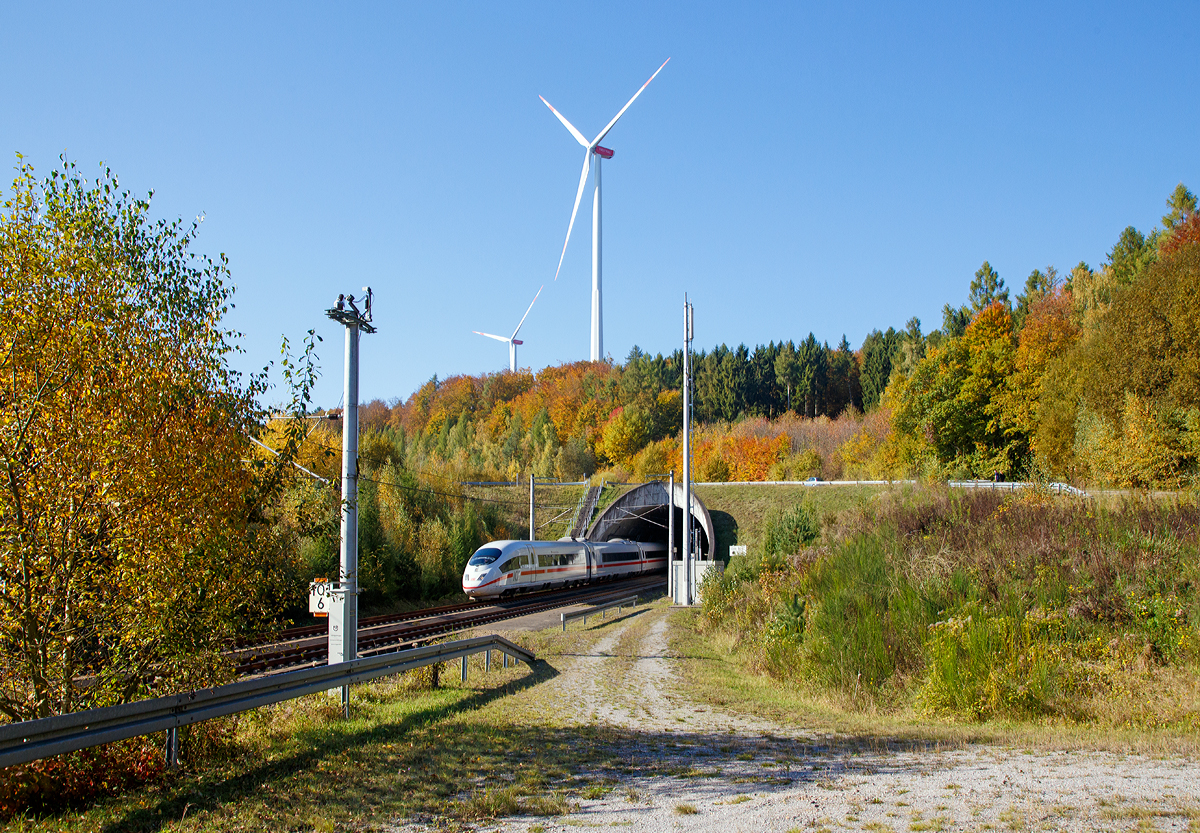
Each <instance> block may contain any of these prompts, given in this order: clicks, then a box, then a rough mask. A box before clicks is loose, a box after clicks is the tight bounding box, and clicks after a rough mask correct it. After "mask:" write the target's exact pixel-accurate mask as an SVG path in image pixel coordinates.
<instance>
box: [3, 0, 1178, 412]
mask: <svg viewBox="0 0 1200 833" xmlns="http://www.w3.org/2000/svg"><path fill="white" fill-rule="evenodd" d="M995 5H996V4H991V5H989V6H988V7H986V8H985V7H983V6H982V4H980V5H979V6H974V4H962V3H946V4H923V5H921V6H919V7H914V4H891V3H858V4H851V3H837V4H832V3H831V4H815V3H787V4H759V5H756V6H747V5H745V4H730V3H692V4H686V5H685V4H669V5H668V4H645V3H623V2H608V3H603V4H596V3H587V4H583V3H578V4H564V3H545V4H533V3H527V4H497V3H478V4H473V3H444V4H430V3H424V4H415V3H414V4H400V3H388V4H365V3H364V4H357V5H354V6H350V4H341V5H339V6H335V5H333V4H329V5H306V4H294V3H291V4H282V3H280V4H266V3H256V4H246V3H237V4H234V3H229V4H220V3H214V4H190V5H187V6H184V5H180V4H161V3H156V4H145V5H132V4H117V5H110V4H105V5H104V7H103V8H100V7H99V6H100V4H95V5H94V6H93V5H92V4H88V5H83V4H80V5H62V4H53V3H43V4H30V3H26V4H17V3H4V4H3V5H0V32H2V33H3V40H2V42H3V44H4V53H5V59H4V65H5V95H4V98H5V102H4V106H3V107H2V108H0V150H3V151H4V152H6V153H8V154H10V157H9V158H10V159H11V160H13V162H14V163H15V157H14V156H12V155H11V154H13V153H14V152H16V151H20V152H22V153H24V154H25V155H26V157H27V159H28V160H29V161H31V162H32V163H33V164H34V165H35V166H36V167H37V168H38V169H39V170H41V171H43V172H45V171H48V170H49V168H50V167H51V166H52V165H53V164H54V163H55V162H56V160H57V157H58V155H59V154H60V153H65V154H66V156H67V157H68V158H70V159H73V160H76V161H77V162H78V163H80V165H81V167H82V168H83V170H84V171H85V172H92V171H94V170H95V166H97V165H98V163H100V162H101V161H103V162H106V163H107V164H108V165H109V166H110V167H112V168H113V169H114V170H115V171H116V172H118V174H119V175H120V177H121V180H122V183H123V184H124V185H126V186H128V187H130V188H132V189H133V190H135V191H138V192H144V191H146V190H147V189H150V188H153V189H155V198H154V206H155V211H156V213H158V214H160V215H162V216H168V217H175V216H182V217H188V218H190V217H192V216H194V215H196V214H199V213H203V214H204V215H205V217H206V219H205V222H204V225H203V227H202V231H201V234H200V238H199V249H200V250H202V251H205V252H209V253H214V254H215V253H216V252H225V253H226V254H227V255H228V256H229V258H230V261H231V265H232V270H233V278H234V282H235V283H236V285H237V287H238V292H237V296H236V302H237V309H236V310H235V311H234V312H233V313H232V315H231V316H230V319H229V323H230V324H231V325H232V326H233V327H235V328H237V329H239V330H241V331H243V332H244V333H245V338H244V340H243V347H244V349H245V354H244V355H243V356H241V357H239V358H238V359H237V360H236V361H237V363H238V366H239V367H240V368H242V369H245V370H252V369H255V368H259V367H262V366H263V365H264V364H266V363H267V362H270V361H272V360H274V359H276V358H277V355H278V346H279V340H280V337H281V336H282V335H284V334H286V335H288V336H289V337H290V338H292V339H293V341H297V340H299V339H300V338H301V337H302V336H303V334H304V333H305V331H306V330H308V329H309V328H311V327H315V328H316V330H317V332H318V333H320V334H321V335H323V336H324V338H325V341H324V344H323V345H322V346H321V349H320V355H321V358H322V367H323V371H324V377H323V379H322V381H321V383H320V386H319V388H318V391H317V398H318V401H319V403H320V404H323V405H326V406H334V405H336V404H338V401H339V399H340V396H341V363H342V337H341V333H340V332H339V328H338V327H337V326H336V325H334V324H333V323H332V322H330V321H328V320H327V319H326V318H325V316H324V314H323V310H324V309H325V308H327V307H328V306H330V305H331V303H332V302H333V300H334V299H335V298H336V296H337V294H338V293H339V292H342V291H348V292H353V291H356V290H358V288H359V287H361V286H362V285H364V284H368V283H369V284H371V285H372V286H373V287H374V288H375V291H376V323H377V325H378V327H379V332H378V333H377V334H375V335H371V336H367V337H365V338H364V343H363V365H362V383H361V385H362V396H363V399H364V400H367V399H372V398H383V399H391V398H394V397H400V398H406V397H407V396H408V395H409V394H411V393H412V391H413V390H414V389H415V388H416V387H417V386H419V385H420V384H421V383H422V382H424V381H425V380H426V379H428V378H429V377H431V376H432V375H434V374H435V373H436V374H438V376H439V377H442V378H444V377H446V376H449V375H452V374H455V373H480V372H485V371H493V370H499V369H502V368H504V367H506V366H507V360H508V357H507V349H506V347H505V346H504V345H502V344H498V343H496V342H494V341H491V340H489V339H484V338H482V337H480V336H477V335H474V334H472V332H471V331H472V330H486V331H489V332H499V333H508V332H511V330H512V328H513V327H515V326H516V323H517V321H518V320H519V319H520V317H521V314H522V313H523V312H524V310H525V308H526V306H527V305H528V304H529V301H530V299H532V297H533V295H534V293H535V292H536V291H537V288H538V286H540V285H542V284H546V289H545V291H544V292H543V293H542V295H541V298H540V299H539V300H538V303H537V305H536V306H535V307H534V309H533V311H532V313H531V314H530V316H529V319H528V320H527V321H526V323H525V326H524V328H523V329H522V332H521V336H522V337H523V338H524V339H525V345H524V346H523V347H522V348H520V352H519V356H518V358H519V361H520V364H521V365H523V366H532V367H534V368H535V369H540V368H542V367H544V366H546V365H551V364H557V363H560V362H563V361H571V360H575V359H582V358H586V357H587V353H588V314H589V313H588V310H589V303H590V302H589V293H590V246H591V241H590V228H591V218H590V213H591V212H590V202H588V201H587V199H586V198H585V203H584V205H583V206H581V208H580V216H579V219H578V220H577V222H576V229H575V232H574V234H573V236H572V239H571V245H570V248H569V249H568V252H567V258H566V262H565V263H564V265H563V270H562V274H561V276H560V277H559V279H558V281H557V282H556V283H554V282H552V279H553V276H554V270H555V266H556V265H557V262H558V256H559V252H560V250H561V247H562V240H563V236H564V234H565V232H566V225H567V220H568V218H569V215H570V210H571V203H572V200H573V199H574V194H575V188H576V185H577V182H578V177H579V165H580V163H581V156H582V152H581V150H580V148H579V147H578V145H577V144H576V143H575V142H574V140H573V139H572V138H571V137H570V135H569V134H568V133H567V132H566V131H565V130H564V129H563V128H562V126H561V125H559V123H558V122H557V121H556V120H555V119H554V117H553V115H552V114H551V113H550V112H549V111H548V110H547V109H546V108H545V107H544V106H543V105H542V103H541V102H540V101H539V100H538V95H539V94H541V95H543V96H545V97H546V98H547V99H548V100H549V101H550V102H551V103H552V104H553V105H554V106H555V107H556V108H558V109H559V110H560V111H561V112H563V114H564V115H565V116H566V117H567V118H569V119H570V120H571V121H572V122H573V123H574V124H575V125H576V126H577V127H579V129H580V130H581V131H582V132H583V133H585V134H588V135H589V136H591V135H594V134H595V133H597V132H598V131H599V130H600V129H601V128H602V127H603V126H604V124H605V123H607V121H608V120H609V119H610V118H611V117H612V116H613V115H614V114H615V113H616V112H617V110H619V109H620V107H621V106H622V105H623V104H624V103H625V101H626V100H627V99H628V98H629V97H630V96H631V95H632V94H633V93H634V91H635V90H636V89H637V88H638V87H639V86H640V85H641V84H642V83H643V82H644V81H645V80H646V78H648V77H649V75H650V74H651V73H652V72H653V71H654V69H655V68H656V67H657V66H658V65H659V64H660V63H662V61H663V60H664V59H666V58H667V57H670V58H671V62H670V64H668V65H667V67H666V69H664V70H663V71H662V73H661V74H660V75H659V76H658V78H657V79H655V81H654V83H653V84H651V85H650V86H649V88H647V90H646V92H645V93H643V95H642V96H641V98H639V99H638V100H637V101H636V102H635V103H634V105H633V106H632V107H631V108H630V109H629V111H628V112H627V113H626V114H625V116H624V117H623V118H622V120H621V122H620V123H619V124H618V125H617V127H616V128H614V129H613V131H612V133H610V134H609V137H608V139H607V140H606V141H605V143H604V144H605V145H606V146H608V147H611V148H613V149H614V150H615V151H616V157H615V158H614V159H613V160H612V161H611V162H608V163H605V167H604V201H605V202H604V243H605V245H604V260H605V309H604V315H605V350H606V352H607V353H610V354H611V355H612V356H613V358H614V359H616V360H617V361H621V360H622V359H623V358H624V356H625V355H626V354H627V353H628V351H629V348H630V347H631V346H632V345H633V344H638V345H640V346H641V347H642V348H643V349H645V350H648V351H651V352H658V351H662V352H668V351H670V350H672V349H675V348H676V347H677V346H679V342H680V328H681V325H680V318H681V316H680V307H681V304H682V301H683V294H684V292H685V291H686V292H688V293H690V295H691V297H692V299H693V301H694V303H695V305H696V344H697V346H698V347H701V348H711V347H712V346H713V345H716V344H718V343H722V342H724V343H727V344H730V345H736V344H738V343H740V342H744V343H746V344H748V345H751V346H753V345H754V344H757V343H765V342H767V341H769V340H779V339H788V338H793V339H800V338H803V337H804V336H805V335H807V333H808V332H809V331H810V330H811V331H812V332H814V333H815V334H816V335H817V337H818V338H819V339H823V340H827V341H829V342H830V343H831V344H832V343H836V342H837V341H838V340H839V339H840V338H841V336H842V334H843V333H844V334H845V335H846V336H847V337H848V338H849V340H850V342H851V344H852V345H853V346H855V347H857V346H858V345H859V344H860V343H861V342H862V339H863V337H864V336H865V335H866V334H867V333H868V332H869V331H870V330H871V329H873V328H876V327H879V328H886V327H887V326H889V325H892V326H895V327H897V328H899V327H902V326H903V325H904V323H905V321H907V320H908V318H909V317H911V316H914V315H915V316H918V317H919V318H921V320H922V322H923V323H924V325H925V328H926V330H928V329H931V328H933V327H936V326H938V325H939V324H940V321H941V308H942V305H943V304H945V303H947V302H952V303H956V304H957V303H962V302H964V301H965V299H966V295H967V288H968V284H969V282H970V279H971V276H972V274H973V273H974V271H975V270H976V269H977V268H978V267H979V265H980V264H981V263H982V261H984V260H985V259H986V260H989V261H990V262H991V263H992V265H993V266H994V267H995V268H996V269H997V270H998V271H999V272H1000V274H1001V276H1002V277H1003V278H1004V279H1005V280H1006V282H1007V283H1008V285H1009V286H1010V287H1012V288H1013V290H1014V295H1015V291H1016V290H1018V289H1019V288H1020V287H1021V286H1022V285H1023V283H1024V280H1025V277H1026V276H1027V275H1028V274H1029V272H1030V271H1031V270H1032V269H1034V268H1045V267H1046V266H1047V265H1049V264H1053V265H1055V266H1057V267H1058V268H1059V269H1060V271H1065V270H1068V269H1070V267H1071V266H1073V265H1074V264H1075V263H1077V262H1078V261H1080V260H1085V261H1087V262H1088V263H1090V264H1092V265H1093V266H1095V265H1097V264H1099V263H1100V262H1101V261H1102V260H1103V259H1104V256H1105V253H1106V252H1107V251H1108V250H1109V249H1110V248H1111V247H1112V245H1113V243H1114V242H1115V241H1116V239H1117V237H1118V235H1119V234H1120V231H1121V229H1123V228H1124V227H1125V226H1126V225H1130V224H1132V225H1136V226H1137V227H1138V228H1140V229H1142V230H1143V231H1147V230H1149V229H1150V228H1152V227H1153V226H1155V225H1156V224H1157V223H1158V222H1159V218H1160V217H1161V216H1162V214H1163V213H1165V206H1164V201H1165V199H1166V197H1167V195H1168V194H1169V192H1170V191H1171V190H1172V189H1173V188H1174V186H1175V184H1176V183H1178V182H1180V181H1182V182H1184V183H1185V184H1187V185H1188V186H1189V187H1190V188H1192V190H1193V191H1196V190H1200V154H1198V153H1197V137H1198V136H1200V130H1198V128H1200V108H1198V107H1197V102H1198V101H1200V83H1198V81H1197V73H1196V55H1197V47H1198V46H1200V4H1196V3H1194V2H1189V3H1171V2H1164V3H1158V4H1155V5H1154V6H1153V7H1147V6H1144V5H1141V4H1132V3H1131V4H1122V5H1118V4H1096V3H1087V4H1084V3H1079V4H1056V3H1029V4H1001V5H1002V6H1003V8H995V7H994V6H995Z"/></svg>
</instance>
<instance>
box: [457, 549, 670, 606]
mask: <svg viewBox="0 0 1200 833" xmlns="http://www.w3.org/2000/svg"><path fill="white" fill-rule="evenodd" d="M665 569H667V545H666V544H647V543H644V542H642V541H627V540H624V539H621V538H618V539H616V540H612V541H603V542H601V541H580V540H576V539H573V538H567V539H565V540H562V541H492V542H491V543H488V544H484V545H483V546H482V547H480V548H479V549H478V550H476V551H475V554H474V555H472V556H471V560H470V561H468V562H467V568H466V570H464V571H463V579H462V587H463V592H464V593H466V594H467V595H468V596H470V597H471V598H473V599H478V598H484V597H491V596H509V595H512V594H513V593H525V592H528V591H530V590H546V589H549V588H551V587H573V586H575V585H578V584H589V583H591V582H597V581H606V580H608V579H613V578H621V577H624V576H633V575H638V574H640V573H652V572H655V571H659V570H665Z"/></svg>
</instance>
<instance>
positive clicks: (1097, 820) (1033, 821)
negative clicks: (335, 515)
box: [394, 608, 1200, 833]
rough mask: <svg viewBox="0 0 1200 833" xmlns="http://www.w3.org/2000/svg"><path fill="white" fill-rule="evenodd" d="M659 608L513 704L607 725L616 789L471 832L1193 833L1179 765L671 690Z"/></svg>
mask: <svg viewBox="0 0 1200 833" xmlns="http://www.w3.org/2000/svg"><path fill="white" fill-rule="evenodd" d="M668 612H669V611H668V610H667V609H663V608H659V609H651V610H648V611H645V612H643V613H641V614H640V615H638V616H634V617H630V618H628V619H626V620H624V621H622V622H620V623H617V624H616V625H614V626H613V628H612V630H611V632H610V633H608V634H607V635H606V636H605V637H604V638H603V639H602V640H600V641H599V642H597V643H596V644H595V646H594V647H593V648H592V649H591V650H590V651H588V652H587V653H585V654H583V655H581V656H577V657H574V658H572V659H571V660H570V661H569V662H568V663H567V664H566V665H565V667H563V668H561V669H560V672H561V673H560V674H559V675H558V676H556V677H555V678H554V679H552V680H550V681H548V682H547V683H545V684H544V685H542V686H538V687H536V688H535V689H532V690H530V691H527V692H523V693H521V694H518V695H515V696H516V697H517V698H529V708H530V716H531V719H535V718H534V703H535V702H537V703H542V704H544V703H545V702H547V700H548V701H549V702H553V703H564V704H565V703H572V704H575V709H574V710H573V711H566V710H564V711H562V712H561V713H560V715H559V722H560V725H565V726H577V727H579V728H581V729H582V728H583V727H599V728H600V729H602V730H612V731H611V733H610V734H609V736H610V737H611V738H612V741H611V743H612V749H611V750H610V751H611V754H612V755H613V756H615V757H617V758H619V759H621V760H622V761H624V762H626V765H625V775H624V776H623V777H622V778H621V779H620V781H619V782H618V783H612V779H611V778H609V779H608V781H607V783H608V784H609V786H608V787H607V788H606V789H607V791H606V792H604V794H603V795H602V796H600V797H596V798H594V799H590V800H589V799H585V800H581V801H579V802H578V806H577V808H576V811H575V812H573V813H570V814H569V815H563V816H557V817H550V818H546V817H530V816H521V817H515V818H506V819H498V820H494V821H489V822H485V823H481V824H479V825H478V829H480V830H489V831H490V830H502V831H538V830H544V831H551V830H579V829H588V828H596V829H600V828H612V827H618V828H621V827H623V828H628V829H632V830H636V831H674V830H688V831H693V830H694V831H713V832H714V833H734V831H748V832H749V831H766V830H779V831H792V830H821V829H826V830H876V831H881V830H896V831H901V830H904V831H909V830H1192V831H1198V830H1200V765H1197V763H1196V762H1195V761H1191V760H1181V759H1174V760H1160V759H1149V758H1144V757H1126V756H1119V755H1113V754H1107V753H1078V752H1070V753H1065V752H1064V753H1037V752H1023V751H1017V750H1011V749H1004V748H1000V747H990V746H977V747H970V748H967V749H954V750H946V751H938V750H933V749H928V748H920V749H917V748H911V747H909V748H905V747H900V746H895V745H893V746H889V747H880V746H878V745H876V746H874V748H869V747H866V746H864V745H863V744H862V742H857V743H855V744H853V745H851V744H839V742H838V741H836V740H834V741H831V740H829V739H828V738H825V737H822V736H816V735H812V734H809V733H807V732H805V731H804V730H803V729H802V728H797V727H789V726H784V725H779V724H774V723H770V722H767V721H764V720H759V719H755V718H747V717H744V716H740V715H736V714H732V713H729V712H725V711H722V710H719V709H714V708H711V707H709V706H708V705H706V704H703V703H695V702H690V701H688V700H687V699H685V698H684V697H682V696H681V695H680V693H679V691H678V689H677V687H676V685H675V673H674V669H673V665H674V662H675V660H674V659H672V657H671V655H670V652H669V650H668V647H667V639H666V628H667V620H666V617H667V614H668ZM516 707H517V708H518V709H519V708H521V707H522V705H521V704H520V703H517V704H516ZM540 713H543V714H544V711H543V712H540ZM578 774H580V775H583V776H585V777H586V776H587V775H588V773H587V772H586V771H584V772H581V773H578ZM597 777H599V774H597ZM394 829H395V830H398V831H416V830H422V829H424V828H423V827H421V826H419V825H400V826H398V827H396V828H394Z"/></svg>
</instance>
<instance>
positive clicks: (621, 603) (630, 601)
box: [558, 596, 638, 633]
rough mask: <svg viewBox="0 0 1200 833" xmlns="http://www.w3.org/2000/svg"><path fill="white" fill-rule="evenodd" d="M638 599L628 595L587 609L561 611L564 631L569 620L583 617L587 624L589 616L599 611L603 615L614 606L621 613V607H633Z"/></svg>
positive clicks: (584, 622) (564, 631)
mask: <svg viewBox="0 0 1200 833" xmlns="http://www.w3.org/2000/svg"><path fill="white" fill-rule="evenodd" d="M637 601H638V597H637V596H626V597H625V598H624V599H617V600H616V601H615V602H607V603H606V604H602V605H594V606H593V607H589V608H588V609H587V610H577V611H575V612H574V613H560V614H558V615H559V616H560V617H561V618H562V629H563V633H566V632H567V622H568V621H570V620H571V619H583V624H585V625H586V624H587V620H588V617H589V616H595V615H596V614H597V613H599V614H601V615H602V616H603V614H604V613H605V612H606V611H609V610H612V609H613V608H614V607H615V608H616V609H617V612H618V613H620V612H621V608H623V607H633V606H634V605H636V604H637Z"/></svg>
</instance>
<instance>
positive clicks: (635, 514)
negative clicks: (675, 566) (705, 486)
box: [585, 481, 716, 560]
mask: <svg viewBox="0 0 1200 833" xmlns="http://www.w3.org/2000/svg"><path fill="white" fill-rule="evenodd" d="M683 498H684V492H683V487H682V486H680V485H679V484H676V486H675V501H674V505H675V541H674V548H673V552H674V553H675V554H676V557H682V556H681V554H682V552H683V512H684V509H683ZM667 502H668V501H667V484H666V483H664V482H662V481H652V482H650V483H643V484H642V485H640V486H637V487H635V488H633V489H630V490H629V491H628V492H626V493H625V494H623V495H621V496H620V497H619V498H617V499H616V500H615V501H613V502H612V504H611V505H609V507H608V508H607V509H605V510H604V511H603V512H601V513H600V516H599V517H598V518H596V520H595V521H594V522H593V523H592V525H591V526H590V527H589V528H588V531H587V535H586V536H585V537H586V538H587V540H589V541H611V540H612V539H614V538H628V539H629V540H631V541H645V542H662V541H665V540H666V538H667V527H668V524H667ZM692 529H693V530H695V533H696V535H697V536H698V537H699V539H700V545H699V553H700V558H701V559H703V560H712V558H713V547H714V543H715V541H716V535H715V534H714V532H713V522H712V518H711V517H710V516H709V514H708V509H707V508H706V507H705V506H704V503H703V502H702V501H701V500H700V498H699V497H697V496H696V494H695V492H693V493H692Z"/></svg>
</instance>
